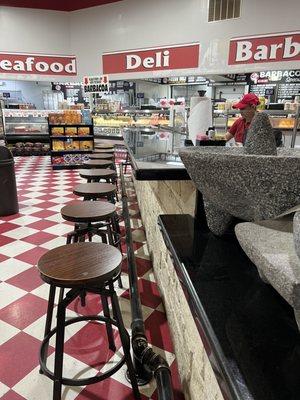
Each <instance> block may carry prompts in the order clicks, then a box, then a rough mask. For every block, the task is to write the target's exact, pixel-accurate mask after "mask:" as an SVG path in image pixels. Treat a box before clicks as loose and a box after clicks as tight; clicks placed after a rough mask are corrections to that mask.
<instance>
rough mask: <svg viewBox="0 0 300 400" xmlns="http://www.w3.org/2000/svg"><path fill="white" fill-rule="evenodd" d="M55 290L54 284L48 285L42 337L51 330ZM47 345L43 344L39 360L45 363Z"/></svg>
mask: <svg viewBox="0 0 300 400" xmlns="http://www.w3.org/2000/svg"><path fill="white" fill-rule="evenodd" d="M55 292H56V287H55V286H54V285H50V290H49V299H48V308H47V318H46V325H45V333H44V338H45V337H46V336H47V335H48V334H49V332H50V331H51V323H52V317H53V307H54V298H55ZM48 347H49V344H48V345H47V346H45V348H44V350H43V353H42V354H41V356H40V357H41V360H42V361H43V362H44V363H46V358H47V352H48ZM40 373H41V374H42V373H43V372H42V370H41V369H40Z"/></svg>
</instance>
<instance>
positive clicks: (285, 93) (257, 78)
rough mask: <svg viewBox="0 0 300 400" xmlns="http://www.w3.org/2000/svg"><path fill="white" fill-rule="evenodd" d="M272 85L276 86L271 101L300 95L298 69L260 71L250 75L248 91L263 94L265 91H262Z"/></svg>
mask: <svg viewBox="0 0 300 400" xmlns="http://www.w3.org/2000/svg"><path fill="white" fill-rule="evenodd" d="M272 86H273V87H274V89H275V88H276V90H275V96H274V99H272V101H278V100H292V99H293V98H294V97H295V96H297V95H300V70H299V69H295V70H280V71H261V72H253V73H252V74H251V75H250V92H253V93H255V94H257V95H258V96H264V95H267V93H263V92H264V91H265V90H267V89H269V88H271V87H272ZM267 92H268V90H267ZM275 97H276V98H275Z"/></svg>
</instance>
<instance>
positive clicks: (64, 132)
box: [49, 124, 94, 169]
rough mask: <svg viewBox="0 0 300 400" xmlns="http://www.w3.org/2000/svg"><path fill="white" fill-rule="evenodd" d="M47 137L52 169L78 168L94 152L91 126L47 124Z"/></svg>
mask: <svg viewBox="0 0 300 400" xmlns="http://www.w3.org/2000/svg"><path fill="white" fill-rule="evenodd" d="M70 131H72V134H70ZM49 137H50V149H51V164H52V168H53V169H72V168H79V167H81V165H82V163H83V162H84V161H86V160H88V159H89V157H88V154H90V153H92V151H93V150H94V129H93V125H85V124H77V125H74V124H70V125H68V124H65V125H57V124H49Z"/></svg>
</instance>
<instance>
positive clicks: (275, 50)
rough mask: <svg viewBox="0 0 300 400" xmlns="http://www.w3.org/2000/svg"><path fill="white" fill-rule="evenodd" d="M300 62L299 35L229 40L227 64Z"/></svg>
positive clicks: (275, 35)
mask: <svg viewBox="0 0 300 400" xmlns="http://www.w3.org/2000/svg"><path fill="white" fill-rule="evenodd" d="M290 60H294V61H296V60H300V33H299V32H294V33H285V34H284V33H283V34H274V35H263V36H253V37H250V38H238V39H231V41H230V48H229V64H230V65H232V64H239V63H249V64H250V63H255V62H268V61H290Z"/></svg>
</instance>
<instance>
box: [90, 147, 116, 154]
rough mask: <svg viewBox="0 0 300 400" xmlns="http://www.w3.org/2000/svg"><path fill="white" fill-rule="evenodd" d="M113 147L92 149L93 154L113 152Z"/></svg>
mask: <svg viewBox="0 0 300 400" xmlns="http://www.w3.org/2000/svg"><path fill="white" fill-rule="evenodd" d="M114 152H115V149H114V148H109V149H95V150H93V154H102V153H109V154H114Z"/></svg>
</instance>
